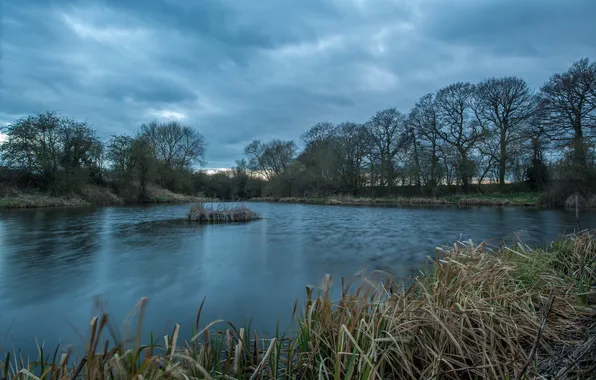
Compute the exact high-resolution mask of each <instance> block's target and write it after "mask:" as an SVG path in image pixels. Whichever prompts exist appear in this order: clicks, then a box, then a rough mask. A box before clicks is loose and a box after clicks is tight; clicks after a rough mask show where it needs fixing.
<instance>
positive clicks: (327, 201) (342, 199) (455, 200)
mask: <svg viewBox="0 0 596 380" xmlns="http://www.w3.org/2000/svg"><path fill="white" fill-rule="evenodd" d="M538 198H539V197H538V194H536V193H517V194H507V195H502V194H488V195H460V196H450V197H441V198H431V197H380V198H371V197H353V196H350V195H342V196H329V197H322V198H297V197H282V198H273V197H263V198H253V199H250V200H249V201H251V202H280V203H306V204H321V205H387V206H390V205H459V206H522V207H537V206H539V199H538Z"/></svg>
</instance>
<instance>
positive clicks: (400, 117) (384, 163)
mask: <svg viewBox="0 0 596 380" xmlns="http://www.w3.org/2000/svg"><path fill="white" fill-rule="evenodd" d="M366 127H367V129H368V131H369V133H370V136H371V139H372V143H373V144H374V148H375V149H374V158H375V159H376V161H377V162H378V164H377V165H378V166H377V167H378V168H379V174H380V180H381V183H380V184H381V186H388V187H391V186H394V185H395V178H396V175H395V174H396V173H395V163H396V160H397V156H398V153H400V151H403V149H404V148H405V146H406V143H407V141H408V139H409V135H408V133H407V132H408V131H407V128H406V117H405V115H404V114H403V113H401V112H400V111H398V110H397V109H396V108H388V109H385V110H382V111H379V112H377V113H376V115H375V116H373V117H372V118H371V119H370V121H368V122H367V123H366Z"/></svg>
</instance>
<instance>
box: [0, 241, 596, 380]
mask: <svg viewBox="0 0 596 380" xmlns="http://www.w3.org/2000/svg"><path fill="white" fill-rule="evenodd" d="M594 283H596V236H595V235H594V234H592V233H589V232H584V233H581V234H576V235H570V236H567V237H565V238H563V239H561V240H559V241H557V242H555V243H553V244H551V245H549V246H548V247H544V248H542V249H530V248H528V247H525V246H523V245H516V246H513V247H507V248H502V249H499V250H491V249H489V248H488V247H487V245H486V244H480V245H474V244H472V243H457V244H455V245H454V246H453V247H451V248H449V249H438V250H437V251H436V254H435V260H434V265H433V269H432V270H430V271H428V272H425V273H421V274H420V276H418V277H417V278H415V279H412V281H411V283H410V285H409V286H408V287H407V288H404V289H403V290H400V289H401V288H400V283H399V282H397V281H396V280H395V279H393V278H391V277H390V276H387V275H383V277H382V278H374V277H369V278H363V280H362V282H361V285H360V286H359V287H357V288H356V289H351V287H350V284H346V283H345V282H344V281H343V279H342V283H341V290H342V292H341V297H340V299H339V300H337V301H335V300H333V299H331V296H330V292H329V287H330V278H326V280H325V281H324V282H323V284H322V285H321V286H320V287H319V289H318V290H316V289H313V288H307V297H306V302H305V304H304V307H303V309H302V310H300V311H299V310H298V307H297V305H295V306H294V317H293V320H294V327H293V329H289V330H288V331H286V333H284V334H280V333H278V334H276V336H274V337H269V338H268V339H264V338H263V337H260V336H259V335H258V333H257V332H251V331H249V330H248V329H244V328H237V327H235V326H234V325H233V324H231V323H224V322H222V321H217V322H214V323H211V324H208V325H207V326H205V327H202V328H199V319H200V314H201V310H202V308H203V305H201V307H200V308H199V313H198V317H197V321H196V324H195V325H194V326H193V329H194V335H193V337H192V339H190V340H189V341H187V342H181V339H180V337H179V331H180V326H178V325H176V326H175V327H174V329H173V332H172V334H170V335H168V336H165V337H164V338H163V343H157V341H155V340H154V339H153V336H151V339H150V343H149V344H148V345H142V344H141V340H140V335H141V324H142V320H143V313H144V310H145V309H144V305H145V303H146V299H143V300H141V302H140V304H139V305H138V308H137V309H138V310H139V314H140V317H139V326H138V328H137V336H136V338H135V339H133V341H132V343H128V344H126V343H118V344H115V345H113V344H109V343H108V342H107V341H106V339H105V338H104V337H103V335H105V333H106V331H107V330H110V329H108V327H109V324H108V317H107V316H106V315H104V316H101V317H99V318H94V319H93V320H92V321H91V335H90V336H91V337H90V340H89V343H88V345H87V350H86V354H85V356H84V358H83V359H82V360H80V361H78V362H77V363H75V364H74V365H70V366H69V365H67V363H69V361H68V359H69V355H70V354H69V353H67V352H63V351H61V349H60V350H56V351H55V353H54V355H53V356H52V355H50V356H48V358H52V359H44V358H45V356H44V353H43V348H41V347H40V359H39V360H38V361H36V362H27V364H26V362H25V361H24V360H23V359H22V358H21V357H16V356H10V354H6V357H5V360H4V361H0V370H3V371H4V377H5V378H8V379H12V378H16V377H20V378H34V376H37V378H47V379H66V378H77V377H80V378H87V379H120V378H121V379H124V378H136V379H157V378H165V379H212V378H217V379H224V378H225V379H315V378H318V379H337V380H339V379H522V378H524V379H535V378H536V379H537V378H546V377H548V378H550V376H553V375H555V374H559V375H560V377H562V378H565V376H567V377H566V378H574V379H580V378H590V377H589V376H592V373H593V372H590V369H596V368H594V364H595V363H596V355H595V354H594V353H595V352H596V338H595V337H594V336H596V335H594V334H596V328H594V329H593V330H591V331H593V332H592V334H593V335H592V336H591V337H590V336H587V337H586V336H585V335H584V334H585V331H586V328H585V321H587V320H590V318H593V317H594V316H595V315H596V314H595V310H594V309H593V308H590V307H589V306H587V304H586V302H585V301H586V295H587V294H588V293H590V292H591V290H589V289H590V286H591V285H593V284H594ZM218 326H220V327H223V328H218ZM595 326H596V324H595ZM102 334H103V335H102ZM553 358H554V359H553Z"/></svg>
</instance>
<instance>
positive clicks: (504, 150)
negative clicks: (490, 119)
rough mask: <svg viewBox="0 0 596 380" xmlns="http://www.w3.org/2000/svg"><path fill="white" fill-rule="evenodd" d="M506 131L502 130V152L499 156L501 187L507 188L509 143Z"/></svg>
mask: <svg viewBox="0 0 596 380" xmlns="http://www.w3.org/2000/svg"><path fill="white" fill-rule="evenodd" d="M505 131H506V129H502V130H501V141H500V143H501V146H500V148H501V152H500V155H499V185H501V187H504V186H505V171H506V170H507V141H506V135H505Z"/></svg>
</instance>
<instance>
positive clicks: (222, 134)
mask: <svg viewBox="0 0 596 380" xmlns="http://www.w3.org/2000/svg"><path fill="white" fill-rule="evenodd" d="M0 12H1V13H0V22H1V28H2V30H1V34H0V51H1V58H0V59H1V60H0V69H1V71H0V125H1V124H6V123H8V122H10V121H13V120H14V119H16V118H18V117H20V116H23V115H26V114H34V113H38V112H43V111H46V110H52V111H58V112H60V113H63V114H65V115H69V116H73V117H75V118H78V119H81V120H87V121H88V122H89V123H90V124H92V125H93V126H94V127H95V128H96V129H97V130H98V133H99V135H100V136H101V137H108V136H110V135H112V134H116V133H130V134H132V133H135V131H136V130H137V129H138V127H139V126H140V125H141V124H142V123H144V122H148V121H150V120H152V119H156V118H157V119H163V120H168V119H178V120H180V121H182V122H183V123H184V124H187V125H190V126H193V127H195V128H197V129H198V130H199V131H200V132H201V133H202V134H203V135H205V137H206V138H207V141H208V143H209V146H208V149H207V155H206V159H207V161H208V165H207V166H208V167H210V168H218V167H229V166H231V165H233V163H234V160H236V159H239V158H242V151H243V148H244V146H245V145H246V144H247V143H249V142H250V141H251V140H252V139H255V138H258V139H263V140H269V139H272V138H281V139H296V140H298V138H299V136H300V135H301V134H302V133H303V132H304V131H306V130H307V129H308V128H309V127H310V126H312V125H313V124H315V123H316V122H318V121H331V122H334V123H338V122H341V121H346V120H351V121H356V122H363V121H365V120H367V119H368V118H369V117H370V116H372V114H373V113H374V112H375V111H377V110H380V109H383V108H387V107H392V106H395V107H398V108H399V109H401V110H402V111H404V112H407V111H408V110H409V109H410V108H411V107H412V105H413V104H414V102H415V101H416V100H417V98H419V97H420V96H422V95H424V94H425V93H428V92H434V91H435V90H437V89H438V88H440V87H441V86H445V85H448V84H450V83H453V82H456V81H471V82H477V81H479V80H482V79H484V78H487V77H490V76H502V75H517V76H520V77H523V78H524V79H526V80H527V81H528V82H529V84H530V85H531V86H533V87H539V86H540V85H541V84H542V83H543V82H544V81H545V80H547V79H548V77H549V76H550V75H551V74H552V73H554V72H560V71H564V70H565V69H567V68H568V66H569V65H570V64H571V63H572V62H573V61H575V60H577V59H579V58H582V57H588V58H590V59H592V60H593V59H595V58H596V39H595V38H594V36H596V18H595V16H596V0H492V1H490V0H486V1H484V0H449V1H447V0H217V1H216V0H96V1H78V0H63V1H58V0H55V1H48V0H0Z"/></svg>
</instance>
